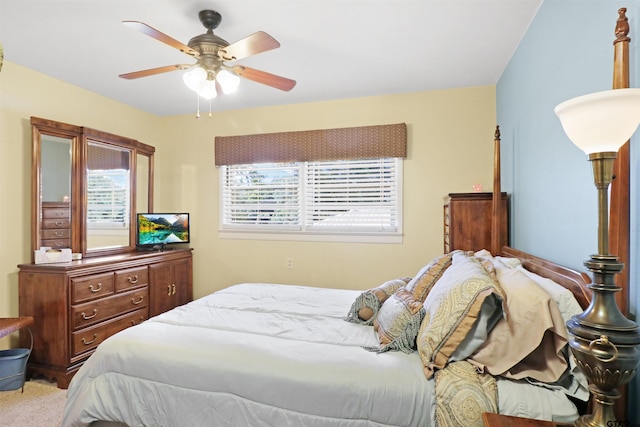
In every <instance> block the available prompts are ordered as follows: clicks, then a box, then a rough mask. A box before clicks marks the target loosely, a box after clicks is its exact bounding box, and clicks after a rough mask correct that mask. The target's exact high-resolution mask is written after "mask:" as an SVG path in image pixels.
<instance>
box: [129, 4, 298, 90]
mask: <svg viewBox="0 0 640 427" xmlns="http://www.w3.org/2000/svg"><path fill="white" fill-rule="evenodd" d="M198 17H199V18H200V22H202V25H204V27H205V28H206V29H207V32H206V33H204V34H200V35H198V36H195V37H193V38H192V39H191V40H189V43H188V44H186V45H185V44H183V43H181V42H179V41H178V40H176V39H174V38H172V37H169V36H168V35H166V34H164V33H162V32H160V31H158V30H156V29H155V28H153V27H151V26H149V25H147V24H145V23H143V22H139V21H122V23H123V24H125V25H127V26H128V27H130V28H133V29H134V30H137V31H139V32H141V33H143V34H146V35H148V36H150V37H153V38H154V39H156V40H158V41H160V42H162V43H165V44H167V45H169V46H171V47H173V48H175V49H178V50H180V51H181V52H184V53H186V54H187V55H189V56H191V57H193V58H195V59H196V60H197V62H196V63H195V64H175V65H167V66H164V67H158V68H151V69H148V70H141V71H135V72H132V73H126V74H120V77H121V78H123V79H137V78H140V77H147V76H153V75H156V74H161V73H166V72H169V71H176V70H187V69H190V71H188V72H186V73H185V74H184V76H183V78H184V81H185V83H186V85H187V86H188V87H189V88H190V89H192V90H194V91H195V92H197V93H198V94H199V95H200V96H202V97H204V98H206V99H211V98H214V97H215V96H216V95H217V93H219V92H220V90H222V92H223V93H225V94H227V93H231V92H233V91H234V90H235V89H236V88H237V87H238V84H239V80H240V79H239V77H242V78H245V79H248V80H252V81H254V82H257V83H261V84H264V85H267V86H271V87H274V88H276V89H280V90H283V91H289V90H291V89H293V87H294V86H295V85H296V81H295V80H291V79H288V78H286V77H281V76H277V75H275V74H271V73H267V72H266V71H261V70H256V69H254V68H250V67H245V66H244V65H231V66H229V65H227V64H226V62H234V61H237V60H240V59H244V58H247V57H249V56H252V55H256V54H258V53H262V52H265V51H268V50H272V49H276V48H278V47H280V43H278V41H277V40H276V39H274V38H273V37H271V36H270V35H269V34H267V33H265V32H264V31H258V32H256V33H253V34H251V35H249V36H247V37H245V38H244V39H242V40H239V41H237V42H235V43H232V44H229V43H228V42H227V41H226V40H224V39H222V38H220V37H218V36H217V35H215V34H214V33H213V30H214V29H215V28H217V27H218V25H219V24H220V21H221V19H222V17H221V15H220V14H219V13H218V12H216V11H214V10H202V11H200V13H199V14H198Z"/></svg>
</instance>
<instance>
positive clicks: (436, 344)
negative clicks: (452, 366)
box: [417, 251, 504, 378]
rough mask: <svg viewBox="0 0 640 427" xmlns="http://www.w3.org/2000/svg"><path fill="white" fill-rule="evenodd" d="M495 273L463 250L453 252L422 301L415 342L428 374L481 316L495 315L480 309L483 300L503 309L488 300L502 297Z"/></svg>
mask: <svg viewBox="0 0 640 427" xmlns="http://www.w3.org/2000/svg"><path fill="white" fill-rule="evenodd" d="M494 277H495V276H493V277H492V275H491V274H489V273H488V272H487V271H486V270H485V269H484V267H483V266H482V265H481V264H480V261H479V260H478V259H476V258H474V257H473V256H470V255H469V254H467V253H464V252H462V251H454V252H453V258H452V263H451V266H450V267H449V268H448V269H447V270H446V271H445V272H444V274H443V275H442V277H441V278H440V280H438V281H437V282H436V284H435V285H434V286H433V288H432V289H431V291H430V292H429V294H428V295H427V298H426V299H425V301H424V310H425V317H424V320H423V322H422V325H421V326H420V331H419V332H418V338H417V346H418V352H419V354H420V358H421V359H422V363H423V365H424V373H425V375H426V377H427V378H431V377H432V376H433V373H434V371H435V369H441V368H443V367H444V366H445V365H446V364H447V362H448V361H449V360H450V358H451V356H452V354H453V353H454V352H455V351H456V349H457V348H458V347H459V346H460V344H461V343H462V342H463V341H464V340H465V338H466V337H467V335H468V334H469V333H471V332H472V331H473V329H474V325H476V323H477V322H478V319H479V317H480V316H486V315H490V316H494V312H492V311H491V310H486V309H485V310H483V306H484V305H485V301H486V303H487V304H492V305H493V306H494V307H495V309H499V310H501V309H502V307H501V304H500V303H496V302H497V301H495V300H494V301H492V300H491V299H492V298H493V299H495V298H498V299H499V300H504V292H503V291H502V289H501V288H500V285H499V284H498V282H497V281H496V279H495V278H494ZM484 323H486V324H488V323H490V322H484ZM487 333H488V332H487ZM479 344H482V343H479ZM471 350H473V349H468V350H467V351H471Z"/></svg>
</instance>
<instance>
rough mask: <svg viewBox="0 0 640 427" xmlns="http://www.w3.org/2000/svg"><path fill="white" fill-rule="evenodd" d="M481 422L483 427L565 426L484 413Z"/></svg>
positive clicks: (550, 422)
mask: <svg viewBox="0 0 640 427" xmlns="http://www.w3.org/2000/svg"><path fill="white" fill-rule="evenodd" d="M482 421H483V422H484V426H485V427H562V426H565V425H567V424H557V423H554V422H552V421H543V420H534V419H531V418H520V417H512V416H509V415H500V414H494V413H491V412H484V413H483V414H482Z"/></svg>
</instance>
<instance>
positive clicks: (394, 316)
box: [369, 288, 425, 353]
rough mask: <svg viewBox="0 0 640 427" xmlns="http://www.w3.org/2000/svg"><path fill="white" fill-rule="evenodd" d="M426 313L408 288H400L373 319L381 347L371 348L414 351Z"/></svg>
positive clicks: (381, 350) (376, 349)
mask: <svg viewBox="0 0 640 427" xmlns="http://www.w3.org/2000/svg"><path fill="white" fill-rule="evenodd" d="M424 313H425V312H424V308H423V307H422V302H420V301H416V300H415V299H414V298H413V295H412V294H411V292H409V291H408V290H407V289H405V288H400V289H398V290H397V291H396V293H395V294H393V295H391V296H390V297H389V299H387V300H386V301H385V303H384V304H382V307H380V311H379V312H378V316H377V317H376V318H375V320H374V321H373V328H374V330H375V331H376V333H377V334H378V339H379V341H380V348H374V349H369V350H375V351H378V352H383V351H388V350H400V351H403V352H405V353H411V352H413V351H414V350H415V345H416V336H417V335H418V330H419V329H420V324H421V323H422V319H423V318H424Z"/></svg>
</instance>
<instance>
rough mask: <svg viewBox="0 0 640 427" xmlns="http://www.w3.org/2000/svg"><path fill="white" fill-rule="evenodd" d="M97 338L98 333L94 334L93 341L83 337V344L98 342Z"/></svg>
mask: <svg viewBox="0 0 640 427" xmlns="http://www.w3.org/2000/svg"><path fill="white" fill-rule="evenodd" d="M97 339H98V334H93V339H92V340H91V341H87V340H86V338H82V344H84V345H89V344H93V343H94V342H96V340H97Z"/></svg>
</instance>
